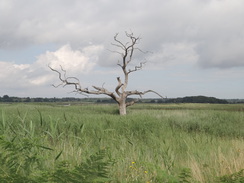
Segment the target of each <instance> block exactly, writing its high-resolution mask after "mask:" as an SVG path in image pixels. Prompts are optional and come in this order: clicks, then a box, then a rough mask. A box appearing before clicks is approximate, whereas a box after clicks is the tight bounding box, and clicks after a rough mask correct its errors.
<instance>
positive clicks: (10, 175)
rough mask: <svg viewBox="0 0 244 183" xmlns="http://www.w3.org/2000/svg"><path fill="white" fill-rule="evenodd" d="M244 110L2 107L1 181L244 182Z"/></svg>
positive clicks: (187, 106)
mask: <svg viewBox="0 0 244 183" xmlns="http://www.w3.org/2000/svg"><path fill="white" fill-rule="evenodd" d="M243 144H244V105H243V104H231V105H229V104H137V105H134V106H131V108H129V109H128V115H126V116H119V115H118V109H117V106H116V104H110V105H102V104H99V105H95V104H90V105H89V104H86V105H71V106H64V105H59V104H56V103H49V104H39V105H38V104H31V103H29V104H0V164H1V167H0V180H1V181H0V182H194V183H195V182H243V180H244V179H243V169H244V166H243V165H244V145H243Z"/></svg>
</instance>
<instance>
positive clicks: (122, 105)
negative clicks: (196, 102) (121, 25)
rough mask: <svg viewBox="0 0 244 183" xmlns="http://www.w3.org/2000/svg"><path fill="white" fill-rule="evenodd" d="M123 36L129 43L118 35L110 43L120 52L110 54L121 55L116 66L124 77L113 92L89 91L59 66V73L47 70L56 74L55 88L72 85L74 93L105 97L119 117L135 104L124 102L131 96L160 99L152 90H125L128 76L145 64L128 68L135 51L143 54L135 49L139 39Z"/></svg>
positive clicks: (96, 89) (119, 79)
mask: <svg viewBox="0 0 244 183" xmlns="http://www.w3.org/2000/svg"><path fill="white" fill-rule="evenodd" d="M125 35H126V37H127V38H128V39H129V42H127V43H123V42H122V41H120V40H119V39H118V34H116V35H115V36H114V43H112V45H113V46H115V47H117V48H119V49H120V51H112V52H114V53H118V54H119V55H121V57H122V60H121V61H120V62H118V64H117V65H118V66H119V67H120V68H121V69H122V71H123V75H124V78H123V80H121V78H120V77H117V81H118V84H117V86H116V87H115V90H114V91H112V92H111V91H109V90H107V89H106V88H104V87H103V86H102V87H98V86H92V87H93V89H92V90H90V89H88V88H84V87H82V85H81V84H80V81H79V79H78V78H76V77H67V76H66V70H64V69H63V68H62V66H60V67H61V71H58V70H56V69H54V68H52V67H50V66H49V68H50V69H51V70H52V71H54V72H56V73H58V75H59V79H60V81H61V83H60V84H59V85H57V86H55V87H58V86H61V85H62V86H67V85H73V86H74V88H75V92H78V93H81V94H94V95H100V94H103V95H107V96H109V97H111V98H112V99H113V100H115V101H116V102H117V103H118V105H119V114H120V115H126V107H128V106H131V105H133V104H134V103H135V102H136V100H132V101H129V102H128V101H127V100H126V99H127V98H128V97H130V96H132V95H137V96H140V97H142V95H144V94H146V93H149V92H152V93H155V94H156V95H158V96H159V97H161V98H162V96H161V95H160V94H158V93H157V92H155V91H153V90H147V91H143V92H141V91H137V90H133V91H127V90H126V88H127V86H128V82H129V75H130V74H131V73H133V72H136V71H138V70H140V69H142V66H143V65H144V64H145V62H140V63H139V64H138V65H136V66H135V67H134V68H133V69H129V68H128V66H129V65H130V64H131V62H132V61H133V60H132V58H133V54H134V53H135V51H140V52H143V51H142V50H140V49H139V48H137V47H136V45H137V44H138V43H139V41H140V37H135V36H134V35H133V33H127V32H126V33H125ZM53 86H54V85H53Z"/></svg>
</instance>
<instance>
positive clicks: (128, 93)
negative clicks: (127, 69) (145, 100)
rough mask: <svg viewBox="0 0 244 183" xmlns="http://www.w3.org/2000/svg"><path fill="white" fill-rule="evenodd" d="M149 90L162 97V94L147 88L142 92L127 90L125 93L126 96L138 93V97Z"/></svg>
mask: <svg viewBox="0 0 244 183" xmlns="http://www.w3.org/2000/svg"><path fill="white" fill-rule="evenodd" d="M150 92H151V93H155V94H156V95H158V96H159V97H160V98H163V96H162V95H160V94H159V93H157V92H155V91H154V90H147V91H144V92H140V91H137V90H134V91H127V92H126V94H127V96H130V95H139V96H140V97H142V95H145V94H146V93H150Z"/></svg>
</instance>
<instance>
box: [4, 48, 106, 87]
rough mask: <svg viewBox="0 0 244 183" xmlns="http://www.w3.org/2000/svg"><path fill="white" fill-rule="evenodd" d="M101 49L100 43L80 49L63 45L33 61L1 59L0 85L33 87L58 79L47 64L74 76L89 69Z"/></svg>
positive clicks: (42, 85)
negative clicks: (23, 61)
mask: <svg viewBox="0 0 244 183" xmlns="http://www.w3.org/2000/svg"><path fill="white" fill-rule="evenodd" d="M102 49H103V47H102V46H101V45H91V46H88V47H85V48H84V49H83V50H73V49H72V48H71V47H70V46H69V45H64V46H62V47H61V48H60V49H58V50H57V51H54V52H50V51H48V52H46V53H44V54H42V55H40V56H39V57H38V59H37V61H36V62H34V63H32V64H16V63H11V62H4V61H2V62H0V85H1V88H4V89H10V88H12V89H17V88H18V89H19V88H21V89H22V90H23V89H33V90H35V89H34V88H36V87H44V86H48V87H51V86H50V85H51V84H53V83H54V82H55V81H58V77H57V74H56V73H54V72H52V71H51V70H50V69H49V68H48V65H49V64H50V66H51V67H53V68H55V69H60V65H62V67H63V69H65V70H67V72H68V74H70V75H74V76H76V75H77V74H79V75H81V74H85V73H89V72H91V70H92V69H93V67H94V66H95V65H96V62H97V60H98V56H97V55H98V54H99V52H100V51H101V50H102Z"/></svg>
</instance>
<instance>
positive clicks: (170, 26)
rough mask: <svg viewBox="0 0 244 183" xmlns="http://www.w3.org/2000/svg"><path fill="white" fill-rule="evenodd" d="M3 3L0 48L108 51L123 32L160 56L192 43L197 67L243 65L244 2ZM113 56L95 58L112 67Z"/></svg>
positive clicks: (16, 0) (103, 0) (10, 0)
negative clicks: (91, 46)
mask: <svg viewBox="0 0 244 183" xmlns="http://www.w3.org/2000/svg"><path fill="white" fill-rule="evenodd" d="M3 2H5V5H4V7H5V8H2V9H1V11H0V26H1V27H4V29H1V30H0V49H10V48H12V47H23V46H25V45H31V44H48V43H56V44H60V45H64V44H67V43H69V44H71V45H72V46H74V47H82V46H87V44H89V43H92V44H104V46H105V48H108V49H110V48H111V45H110V42H112V38H113V36H114V34H115V33H116V32H120V33H121V34H123V31H125V30H130V29H131V30H132V31H134V32H135V34H136V35H141V37H142V38H143V39H142V41H141V44H140V46H141V48H142V49H143V50H148V51H152V52H154V53H156V54H157V55H160V54H162V53H161V52H162V49H161V45H162V44H164V45H172V44H175V45H177V44H181V43H182V42H187V43H189V44H192V45H196V49H195V53H192V55H196V54H197V55H198V57H199V60H198V63H199V65H200V66H201V67H220V68H221V67H235V66H236V67H237V66H244V63H243V60H244V52H243V51H242V50H241V48H243V45H244V23H243V21H242V17H244V11H243V8H244V1H240V0H232V1H228V0H205V1H203V0H182V1H177V0H163V1H162V0H153V1H146V0H143V1H139V0H136V1H130V0H125V1H112V0H91V1H85V0H83V1H78V0H53V1H28V0H8V1H3ZM2 10H3V11H2ZM163 51H164V53H163V54H164V55H169V53H166V52H165V51H167V49H164V50H163ZM177 51H178V50H177V49H175V55H174V56H175V58H179V56H177ZM171 52H172V53H173V52H174V50H171ZM170 54H171V53H170ZM116 58H117V57H116V56H114V55H111V53H109V52H105V53H103V55H100V59H101V61H100V64H101V65H109V63H110V62H112V63H113V64H114V59H116ZM155 58H157V59H159V58H160V57H155ZM164 58H165V57H164ZM171 58H173V57H171ZM152 62H155V60H152ZM157 62H158V61H157Z"/></svg>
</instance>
